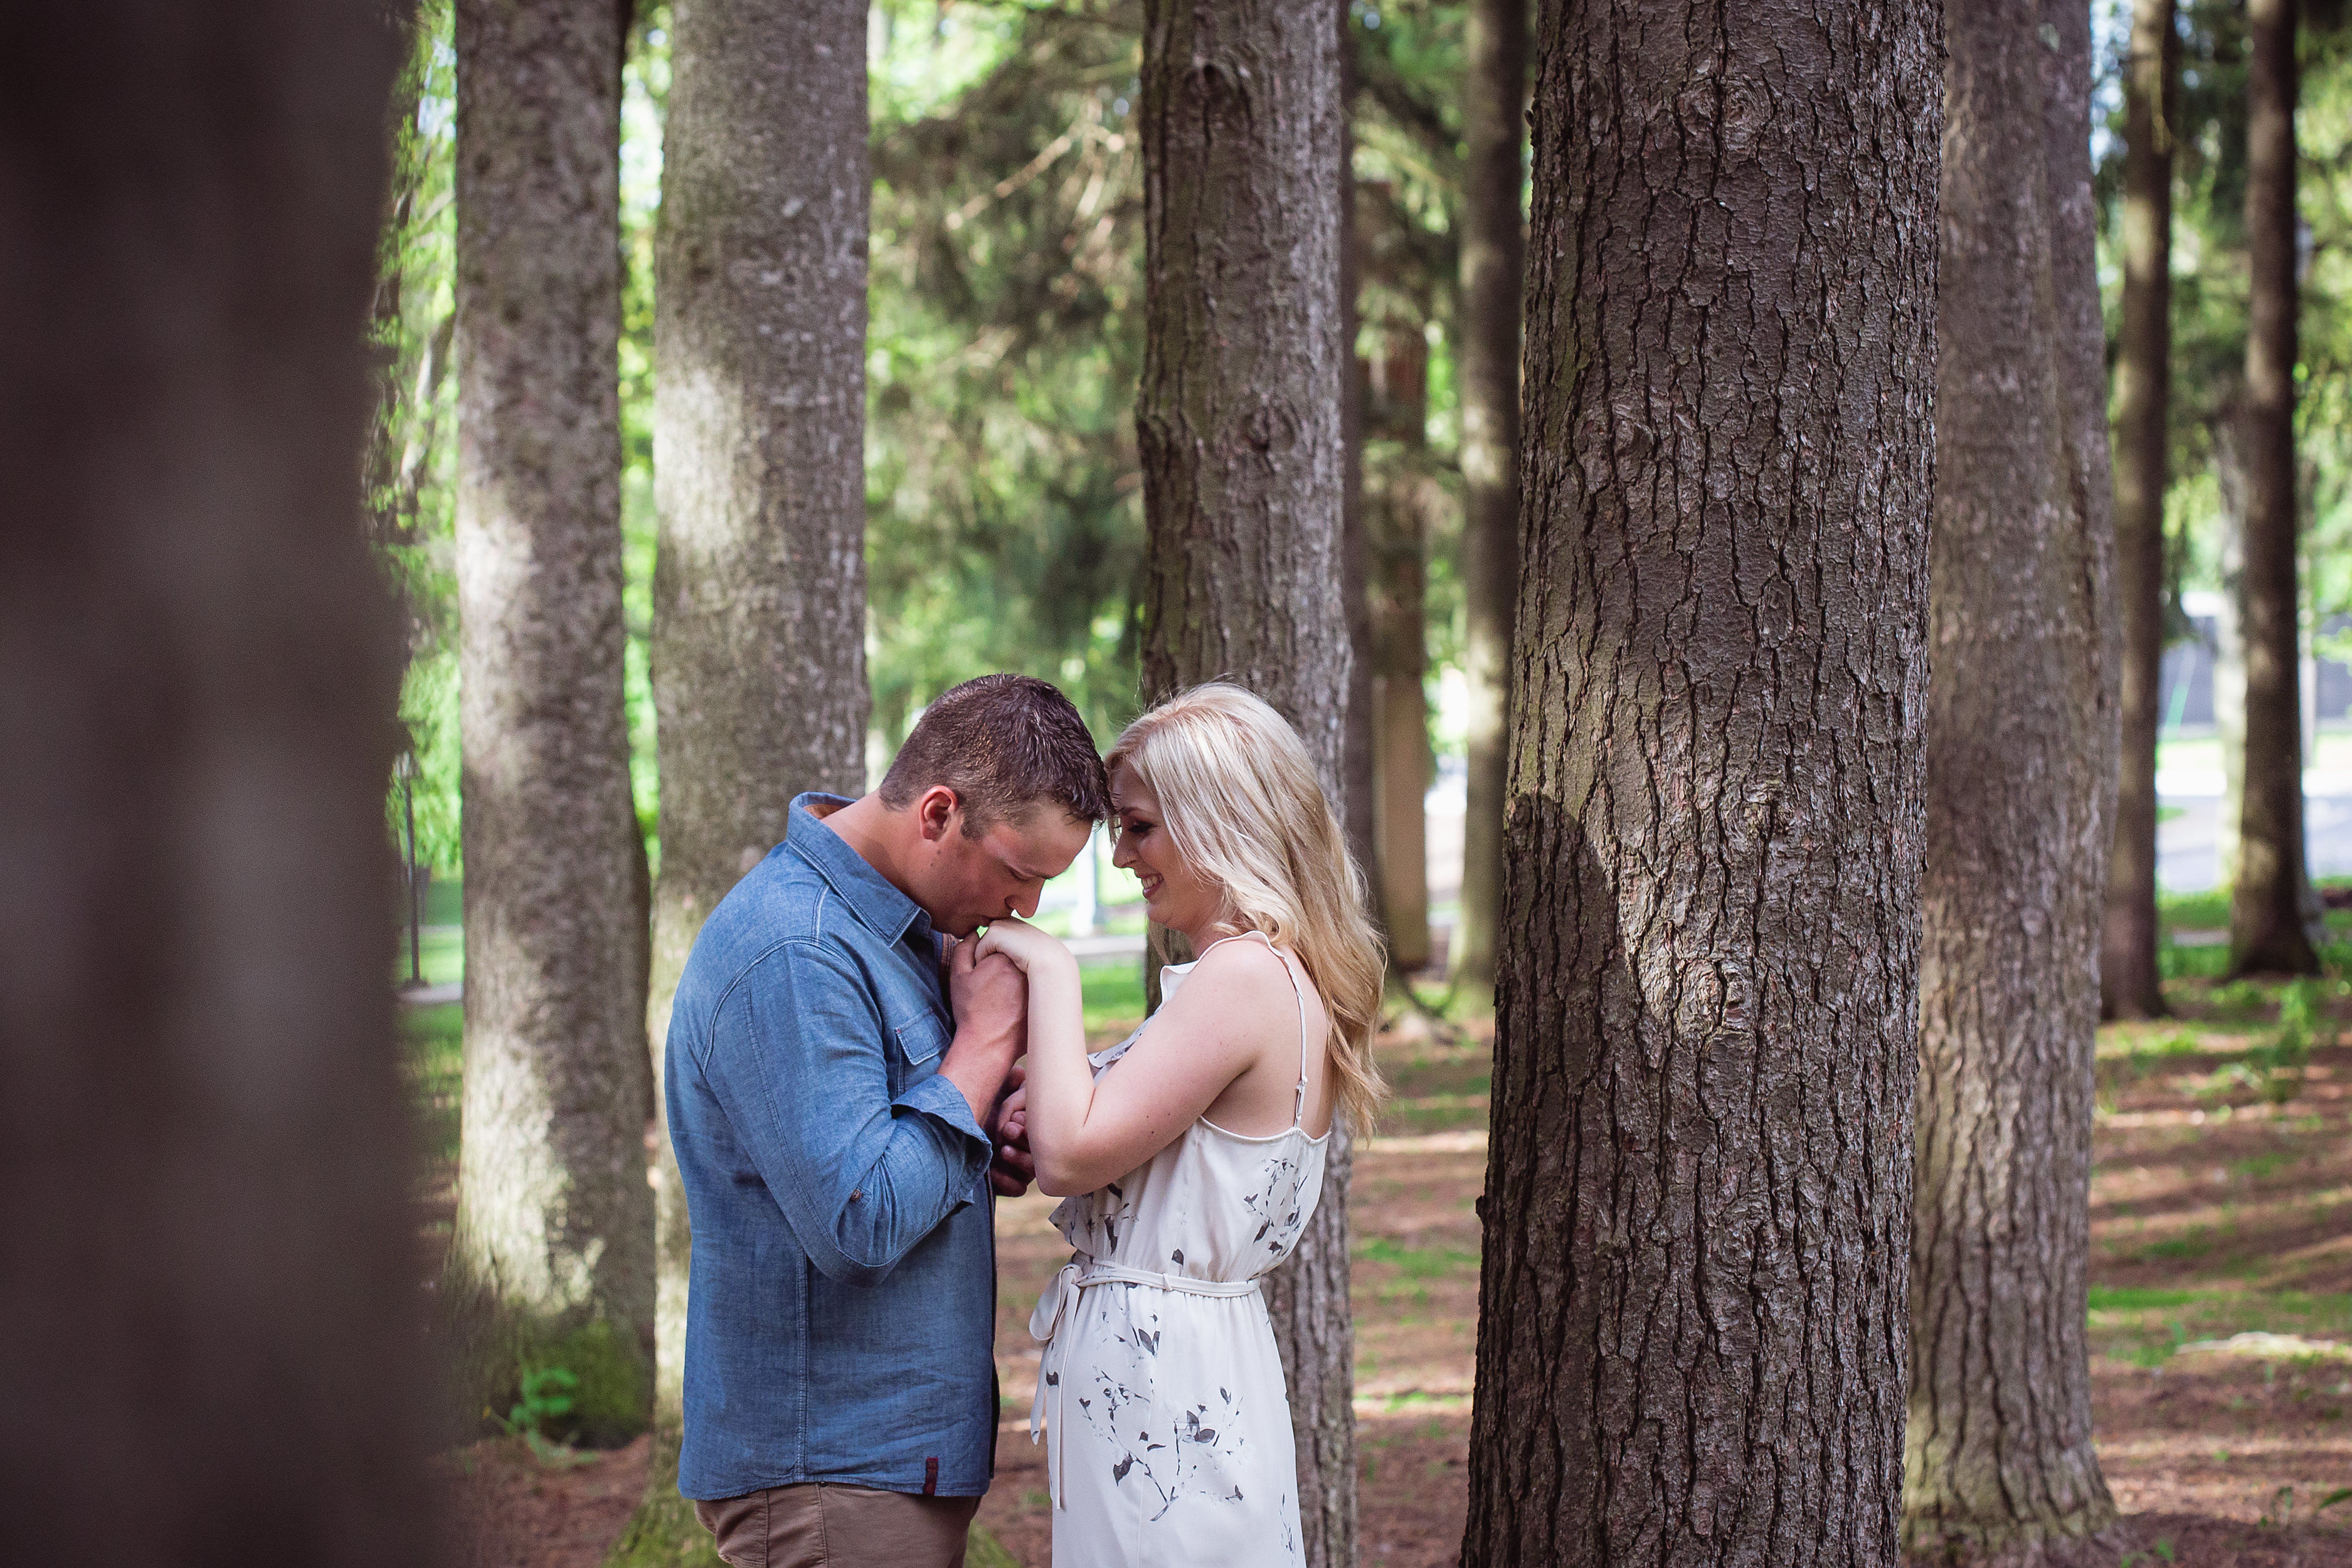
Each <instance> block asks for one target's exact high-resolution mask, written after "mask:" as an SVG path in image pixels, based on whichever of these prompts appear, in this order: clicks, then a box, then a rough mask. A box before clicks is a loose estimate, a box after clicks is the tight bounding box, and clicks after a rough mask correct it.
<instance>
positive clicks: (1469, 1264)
mask: <svg viewBox="0 0 2352 1568" xmlns="http://www.w3.org/2000/svg"><path fill="white" fill-rule="evenodd" d="M1356 1256H1357V1257H1358V1258H1362V1259H1363V1260H1364V1261H1365V1262H1367V1263H1386V1264H1389V1265H1391V1267H1393V1268H1396V1269H1397V1270H1398V1271H1399V1272H1400V1273H1402V1274H1403V1275H1404V1276H1405V1278H1407V1279H1444V1278H1445V1277H1446V1276H1447V1275H1449V1274H1453V1273H1454V1272H1456V1271H1457V1270H1460V1269H1464V1268H1477V1267H1478V1255H1477V1254H1476V1253H1475V1252H1465V1251H1463V1250H1461V1249H1460V1248H1458V1247H1406V1246H1404V1245H1402V1243H1400V1242H1398V1241H1397V1240H1396V1239H1395V1238H1393V1237H1386V1236H1375V1237H1369V1238H1368V1239H1366V1240H1364V1241H1360V1242H1359V1243H1357V1244H1356Z"/></svg>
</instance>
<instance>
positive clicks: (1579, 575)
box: [1462, 0, 1941, 1568]
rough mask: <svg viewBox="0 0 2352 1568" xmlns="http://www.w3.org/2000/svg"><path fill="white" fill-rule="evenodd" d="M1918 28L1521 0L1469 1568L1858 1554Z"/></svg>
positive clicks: (1871, 1431)
mask: <svg viewBox="0 0 2352 1568" xmlns="http://www.w3.org/2000/svg"><path fill="white" fill-rule="evenodd" d="M1940 33H1941V23H1940V18H1939V14H1938V10H1937V7H1936V6H1934V5H1924V4H1922V5H1891V6H1890V5H1861V4H1847V5H1832V4H1826V3H1824V0H1811V3H1808V4H1802V5H1800V4H1790V3H1754V4H1747V5H1702V4H1697V3H1696V0H1693V3H1687V4H1673V3H1668V0H1653V3H1651V4H1647V5H1638V6H1632V5H1616V6H1601V5H1585V4H1580V3H1575V0H1553V3H1552V4H1549V5H1547V6H1546V7H1545V10H1544V12H1543V16H1542V19H1541V23H1540V26H1539V28H1538V44H1537V48H1538V54H1537V76H1536V82H1535V89H1534V99H1535V119H1534V129H1535V162H1534V176H1535V205H1534V212H1533V216H1532V217H1531V220H1530V223H1529V231H1528V236H1529V244H1528V254H1529V257H1530V258H1531V265H1530V267H1529V269H1528V348H1527V379H1526V385H1527V404H1526V415H1527V432H1526V439H1525V442H1524V445H1523V447H1522V460H1523V464H1524V467H1523V473H1524V475H1525V489H1524V499H1523V510H1522V512H1521V521H1520V531H1519V542H1520V554H1521V560H1522V562H1523V563H1524V568H1523V571H1522V574H1521V579H1520V581H1521V588H1520V597H1519V601H1518V605H1517V630H1516V643H1515V652H1514V656H1513V670H1512V674H1513V682H1512V688H1511V689H1512V700H1511V731H1510V733H1511V773H1510V812H1509V822H1508V837H1507V851H1506V859H1507V866H1508V870H1507V885H1506V892H1505V899H1504V918H1503V921H1502V932H1503V936H1502V945H1501V952H1500V955H1499V958H1500V962H1499V981H1498V986H1497V993H1496V1025H1497V1028H1496V1060H1495V1100H1494V1111H1493V1144H1492V1152H1491V1154H1490V1156H1489V1162H1490V1163H1489V1166H1488V1171H1487V1180H1486V1195H1485V1196H1484V1197H1483V1198H1482V1199H1481V1200H1480V1213H1481V1215H1483V1217H1484V1220H1485V1247H1484V1260H1483V1264H1482V1271H1481V1277H1480V1285H1479V1336H1478V1391H1477V1398H1476V1405H1475V1412H1474V1415H1473V1418H1472V1433H1471V1451H1470V1475H1469V1516H1468V1522H1467V1527H1466V1530H1465V1536H1464V1544H1463V1552H1462V1560H1463V1562H1464V1563H1465V1565H1469V1568H1486V1565H1499V1564H1525V1565H1528V1568H1533V1565H1535V1564H1603V1563H1606V1564H1612V1565H1616V1564H1674V1565H1675V1568H1684V1565H1688V1564H1707V1563H1726V1564H1728V1563H1774V1564H1777V1565H1781V1568H1795V1565H1800V1564H1816V1563H1840V1564H1845V1563H1853V1564H1862V1563H1868V1564H1891V1563H1895V1561H1896V1558H1897V1553H1898V1536H1899V1531H1900V1524H1901V1519H1900V1509H1899V1499H1900V1493H1901V1478H1902V1432H1903V1390H1904V1376H1905V1353H1906V1336H1905V1332H1904V1330H1905V1322H1906V1319H1905V1302H1906V1260H1907V1252H1906V1247H1905V1246H1904V1238H1905V1236H1906V1232H1907V1229H1908V1225H1909V1206H1910V1200H1911V1115H1910V1112H1911V1093H1912V1087H1913V1077H1914V1071H1915V1066H1916V1056H1915V1045H1916V1024H1917V1005H1918V996H1917V991H1916V972H1917V961H1918V940H1917V938H1918V926H1917V913H1916V899H1917V893H1918V887H1919V867H1920V855H1921V847H1922V834H1923V829H1924V823H1923V815H1922V809H1923V807H1922V782H1921V764H1922V761H1923V757H1924V740H1925V736H1924V730H1923V725H1924V722H1925V718H1926V712H1927V644H1926V636H1925V634H1926V616H1927V521H1928V511H1929V506H1930V495H1931V488H1932V482H1933V476H1934V446H1933V426H1932V424H1931V405H1932V399H1933V394H1934V374H1935V352H1936V351H1935V344H1936V293H1935V289H1936V234H1937V189H1936V170H1937V135H1938V132H1939V128H1940V123H1941V85H1940V83H1939V81H1938V80H1937V65H1938V61H1939V58H1940V54H1941V49H1940V44H1939V37H1940Z"/></svg>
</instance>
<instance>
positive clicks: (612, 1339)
mask: <svg viewBox="0 0 2352 1568" xmlns="http://www.w3.org/2000/svg"><path fill="white" fill-rule="evenodd" d="M518 1345H519V1348H520V1355H519V1356H518V1357H517V1360H516V1363H515V1364H516V1372H515V1374H514V1375H515V1383H514V1384H513V1388H512V1393H511V1398H512V1405H510V1407H509V1411H508V1413H507V1414H506V1415H503V1416H501V1415H498V1414H497V1412H496V1410H495V1409H488V1410H485V1411H484V1412H483V1414H484V1415H486V1416H488V1418H489V1419H490V1420H492V1421H494V1422H496V1423H497V1424H498V1425H499V1426H500V1427H501V1428H503V1429H504V1430H505V1431H506V1433H507V1434H508V1435H509V1436H520V1437H522V1438H524V1439H525V1440H526V1441H530V1444H531V1447H532V1449H533V1451H534V1452H538V1451H539V1450H541V1448H542V1447H544V1446H545V1445H547V1444H549V1443H563V1444H567V1445H568V1444H574V1443H576V1444H581V1445H583V1446H585V1447H593V1448H610V1447H618V1446H619V1445H621V1444H623V1443H625V1442H627V1441H628V1440H629V1439H630V1438H632V1437H634V1436H636V1435H637V1434H638V1433H640V1432H642V1431H644V1430H645V1429H646V1407H647V1401H648V1399H649V1398H650V1396H651V1394H652V1389H653V1380H652V1368H651V1367H650V1366H649V1365H648V1364H647V1363H646V1355H645V1352H643V1351H642V1350H641V1349H639V1348H638V1346H637V1344H636V1342H635V1340H634V1339H633V1338H632V1337H631V1336H629V1335H628V1334H626V1333H625V1332H624V1331H621V1330H620V1329H618V1328H616V1327H615V1326H614V1324H612V1323H610V1322H608V1321H604V1320H603V1319H594V1320H592V1321H588V1322H585V1323H582V1324H579V1325H577V1326H575V1327H572V1328H569V1329H558V1330H550V1329H545V1328H541V1329H533V1328H530V1327H529V1326H521V1327H520V1328H519V1330H518ZM542 1457H545V1456H544V1455H542Z"/></svg>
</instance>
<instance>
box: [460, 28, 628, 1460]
mask: <svg viewBox="0 0 2352 1568" xmlns="http://www.w3.org/2000/svg"><path fill="white" fill-rule="evenodd" d="M455 21H456V39H457V157H456V163H457V408H458V446H457V613H458V623H459V628H460V633H459V640H458V658H457V667H458V680H459V691H460V694H461V716H462V730H463V734H464V746H465V855H466V960H467V962H466V1071H465V1091H464V1111H463V1123H462V1125H463V1129H464V1136H463V1142H462V1143H461V1145H460V1152H459V1156H458V1178H457V1228H456V1233H455V1235H454V1237H453V1238H452V1241H451V1246H450V1256H449V1268H448V1274H447V1278H446V1280H445V1283H444V1287H443V1293H444V1300H445V1306H446V1309H447V1310H450V1311H451V1312H452V1313H453V1314H456V1315H457V1317H458V1318H459V1321H460V1331H461V1339H460V1342H459V1345H458V1347H457V1350H458V1361H459V1365H458V1366H457V1368H456V1369H455V1370H456V1371H457V1376H458V1377H459V1379H460V1388H461V1391H462V1393H463V1394H464V1396H465V1397H464V1402H463V1403H462V1405H460V1407H459V1408H460V1409H461V1410H462V1411H464V1412H465V1413H466V1414H467V1415H475V1416H477V1417H478V1412H479V1411H480V1410H481V1409H482V1408H483V1407H484V1406H485V1405H488V1406H490V1407H492V1408H494V1409H498V1410H503V1409H505V1408H506V1406H507V1405H508V1404H509V1403H511V1402H512V1399H513V1396H514V1392H515V1387H516V1381H517V1377H518V1374H519V1371H520V1368H522V1367H525V1366H560V1367H562V1368H565V1369H566V1370H568V1371H570V1372H571V1373H572V1374H573V1375H574V1376H575V1377H577V1378H578V1379H579V1380H580V1382H579V1386H578V1387H577V1388H576V1389H575V1390H574V1391H573V1392H572V1420H573V1421H574V1422H575V1423H576V1425H577V1426H578V1428H579V1431H580V1433H581V1435H582V1436H583V1438H584V1439H585V1440H587V1441H589V1442H593V1443H597V1444H600V1445H608V1444H613V1443H618V1442H621V1441H624V1440H625V1439H626V1438H628V1437H630V1436H635V1434H636V1433H637V1432H638V1431H640V1430H642V1429H643V1428H644V1426H645V1424H646V1416H647V1415H648V1413H649V1411H650V1407H651V1401H652V1394H653V1362H654V1216H653V1203H652V1194H650V1193H649V1192H648V1191H647V1190H646V1163H645V1132H646V1127H645V1114H644V1112H645V1105H646V1078H647V1073H648V1068H647V1065H646V1051H645V1045H644V1039H645V1036H644V1030H645V1012H644V1007H645V1002H644V998H643V995H642V994H641V993H640V991H639V988H638V984H637V972H638V964H637V954H638V950H639V947H640V945H641V943H642V941H643V939H642V937H641V936H640V935H639V934H638V931H637V923H638V920H639V914H638V908H637V900H636V878H635V864H634V858H635V847H634V846H633V844H632V842H631V841H632V840H633V839H634V838H635V836H636V832H637V823H636V813H635V807H634V806H633V805H632V804H631V800H630V794H629V739H628V724H627V721H626V718H625V712H624V707H623V702H622V695H621V664H622V652H623V645H624V643H625V635H624V627H623V624H622V615H621V578H622V566H621V558H622V552H621V426H620V416H621V410H620V384H619V375H620V367H619V358H618V355H619V352H620V350H619V342H620V331H621V265H620V263H621V251H620V175H619V159H620V131H621V81H620V73H619V69H618V67H617V64H616V62H617V60H618V59H619V52H620V38H619V16H618V13H617V12H616V11H615V10H614V7H613V5H612V4H611V0H569V3H568V4H566V5H549V4H543V3H541V4H530V5H523V4H519V3H517V0H458V5H457V12H456V17H455Z"/></svg>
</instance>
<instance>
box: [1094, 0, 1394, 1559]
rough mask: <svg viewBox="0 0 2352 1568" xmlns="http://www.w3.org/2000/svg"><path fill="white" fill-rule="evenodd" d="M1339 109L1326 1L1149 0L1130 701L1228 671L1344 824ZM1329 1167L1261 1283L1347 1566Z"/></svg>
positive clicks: (1304, 1519) (1306, 1487)
mask: <svg viewBox="0 0 2352 1568" xmlns="http://www.w3.org/2000/svg"><path fill="white" fill-rule="evenodd" d="M1342 109H1343V95H1342V83H1341V76H1340V64H1339V33H1338V29H1337V27H1336V26H1334V23H1333V17H1332V13H1331V8H1330V7H1328V6H1327V5H1321V4H1318V3H1315V0H1199V3H1197V4H1196V3H1194V0H1148V3H1147V5H1145V8H1144V36H1143V105H1142V111H1141V113H1142V118H1141V124H1140V132H1141V135H1142V139H1143V160H1144V235H1145V250H1144V282H1145V305H1144V311H1145V331H1146V337H1145V348H1144V367H1143V381H1142V385H1141V388H1140V390H1139V395H1138V397H1137V403H1136V427H1137V433H1138V435H1139V438H1140V445H1141V456H1142V467H1143V498H1144V499H1143V505H1144V518H1145V526H1146V529H1147V533H1148V540H1147V543H1146V556H1145V577H1146V585H1145V600H1144V617H1145V619H1144V643H1143V659H1142V663H1143V688H1144V696H1145V698H1146V699H1147V700H1159V699H1160V698H1162V697H1165V696H1167V695H1168V694H1170V693H1171V692H1173V691H1176V690H1179V689H1182V688H1184V687H1186V686H1190V685H1192V684H1193V683H1194V682H1196V681H1200V680H1205V679H1209V678H1211V677H1213V676H1218V675H1229V676H1231V677H1233V678H1234V679H1235V680H1237V681H1239V682H1240V683H1241V684H1242V685H1244V686H1245V687H1247V688H1248V689H1251V690H1253V691H1255V692H1256V693H1257V694H1258V695H1259V696H1261V697H1263V698H1265V700H1267V701H1268V702H1270V703H1272V704H1273V705H1274V706H1275V707H1276V709H1277V710H1280V711H1281V712H1282V714H1283V716H1284V717H1285V718H1286V719H1288V720H1289V721H1290V722H1291V723H1292V724H1293V725H1295V726H1297V730H1298V733H1299V736H1300V738H1301V739H1302V740H1304V741H1305V742H1306V744H1307V754H1308V755H1309V756H1311V757H1313V758H1314V759H1315V763H1316V767H1317V769H1318V772H1319V773H1321V775H1322V778H1323V783H1324V787H1325V789H1326V790H1327V791H1328V792H1329V794H1330V795H1331V799H1332V801H1333V802H1334V804H1335V805H1338V806H1339V808H1340V810H1341V813H1342V816H1343V819H1344V818H1345V814H1346V811H1347V792H1346V789H1345V784H1344V773H1343V771H1342V763H1343V758H1344V755H1345V735H1346V725H1347V700H1348V691H1349V678H1350V666H1351V665H1352V663H1353V658H1352V654H1351V650H1350V648H1349V636H1348V624H1347V618H1346V612H1345V608H1344V605H1343V603H1342V590H1341V585H1340V574H1341V569H1342V565H1343V556H1344V551H1345V542H1344V538H1343V534H1344V527H1343V522H1344V519H1343V516H1342V511H1343V503H1344V499H1345V498H1344V489H1345V479H1344V475H1343V468H1344V462H1345V449H1344V440H1343V433H1342V429H1341V414H1342V402H1343V398H1344V395H1345V386H1346V380H1347V363H1348V357H1349V350H1348V343H1347V342H1346V340H1345V338H1344V337H1343V335H1342V334H1343V331H1344V328H1345V325H1346V322H1347V320H1348V312H1347V310H1346V309H1345V307H1344V306H1343V304H1342V301H1341V299H1340V290H1339V282H1340V276H1341V265H1342V263H1341V257H1340V243H1341V236H1340V230H1339V213H1340V195H1339V191H1340V183H1341V180H1342V177H1343V174H1344V166H1343V164H1342V162H1341V149H1342V146H1343V143H1344V140H1345V127H1344V126H1343V124H1342V122H1341V114H1342ZM1328 1159H1329V1166H1328V1170H1327V1172H1326V1174H1325V1176H1324V1184H1323V1198H1322V1202H1321V1203H1320V1204H1319V1205H1318V1207H1317V1209H1316V1212H1315V1217H1314V1219H1313V1220H1312V1221H1311V1222H1310V1223H1309V1224H1308V1226H1307V1233H1306V1235H1305V1237H1303V1238H1302V1240H1301V1241H1300V1244H1299V1247H1298V1251H1297V1255H1296V1256H1295V1257H1294V1258H1292V1259H1291V1261H1290V1262H1289V1263H1288V1264H1286V1266H1284V1267H1283V1268H1280V1269H1278V1270H1276V1273H1275V1274H1274V1275H1273V1276H1272V1277H1271V1278H1270V1279H1268V1281H1267V1285H1268V1289H1267V1292H1266V1294H1267V1306H1268V1308H1269V1310H1271V1312H1272V1314H1273V1318H1274V1329H1275V1339H1276V1342H1277V1343H1278V1344H1279V1345H1280V1347H1281V1350H1282V1362H1283V1370H1284V1373H1286V1376H1287V1377H1288V1379H1289V1383H1290V1398H1291V1412H1292V1423H1293V1426H1294V1430H1295V1432H1296V1435H1297V1443H1298V1487H1299V1515H1300V1520H1301V1523H1302V1526H1303V1529H1304V1531H1305V1540H1304V1542H1303V1544H1304V1546H1305V1548H1306V1551H1305V1561H1306V1563H1307V1564H1308V1568H1332V1565H1337V1564H1345V1563H1353V1562H1354V1561H1355V1555H1356V1453H1355V1415H1354V1411H1353V1408H1352V1406H1351V1404H1350V1398H1351V1393H1352V1389H1353V1386H1354V1377H1353V1359H1354V1339H1355V1336H1354V1332H1353V1329H1352V1326H1351V1323H1350V1320H1349V1309H1348V1173H1349V1159H1348V1148H1347V1142H1346V1138H1345V1135H1344V1134H1335V1135H1334V1138H1333V1140H1332V1144H1331V1152H1330V1154H1329V1156H1328Z"/></svg>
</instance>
